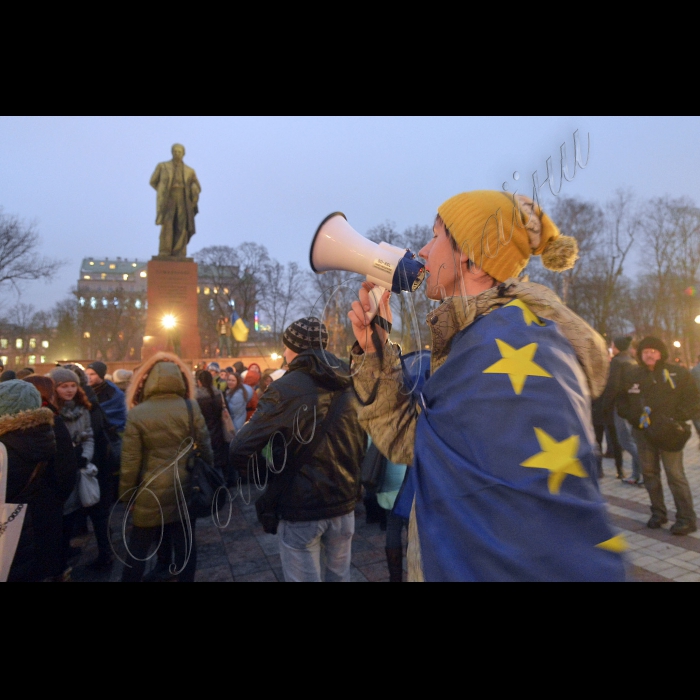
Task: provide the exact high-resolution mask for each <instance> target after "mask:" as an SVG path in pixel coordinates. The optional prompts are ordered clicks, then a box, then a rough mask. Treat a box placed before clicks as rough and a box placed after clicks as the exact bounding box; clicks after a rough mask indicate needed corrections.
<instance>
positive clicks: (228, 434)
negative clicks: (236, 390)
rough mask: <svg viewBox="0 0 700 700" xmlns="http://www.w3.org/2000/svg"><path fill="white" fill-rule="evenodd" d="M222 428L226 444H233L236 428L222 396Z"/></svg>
mask: <svg viewBox="0 0 700 700" xmlns="http://www.w3.org/2000/svg"><path fill="white" fill-rule="evenodd" d="M221 426H222V429H223V432H224V442H231V441H232V440H233V438H235V437H236V428H235V427H234V425H233V418H231V414H230V413H229V411H228V408H227V407H226V401H225V400H224V396H223V394H222V395H221Z"/></svg>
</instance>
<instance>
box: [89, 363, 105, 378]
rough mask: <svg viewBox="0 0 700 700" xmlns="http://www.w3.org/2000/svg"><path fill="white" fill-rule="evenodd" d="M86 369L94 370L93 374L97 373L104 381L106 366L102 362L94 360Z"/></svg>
mask: <svg viewBox="0 0 700 700" xmlns="http://www.w3.org/2000/svg"><path fill="white" fill-rule="evenodd" d="M87 368H88V369H93V370H95V372H97V374H98V376H99V377H100V379H104V378H105V374H107V365H106V364H105V363H104V362H100V361H99V360H95V361H94V362H91V363H90V364H89V365H88V366H87Z"/></svg>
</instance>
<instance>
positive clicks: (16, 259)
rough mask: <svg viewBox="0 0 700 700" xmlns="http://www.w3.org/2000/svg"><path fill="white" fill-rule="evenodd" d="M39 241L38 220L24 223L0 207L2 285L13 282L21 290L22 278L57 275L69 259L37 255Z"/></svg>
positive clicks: (46, 277)
mask: <svg viewBox="0 0 700 700" xmlns="http://www.w3.org/2000/svg"><path fill="white" fill-rule="evenodd" d="M39 244H40V239H39V234H38V232H37V230H36V224H34V223H30V224H25V223H24V222H23V221H21V220H20V219H19V218H18V217H16V216H12V215H9V214H5V213H4V212H3V209H2V207H0V287H2V286H3V285H4V284H10V285H11V286H13V287H14V289H15V291H16V292H18V293H19V291H20V288H19V283H21V282H23V281H29V280H38V279H43V280H46V281H49V280H51V279H53V278H54V277H55V275H56V273H57V272H58V270H59V268H61V267H63V265H65V264H66V261H64V260H51V259H49V258H43V257H39V256H37V253H36V251H37V249H38V247H39Z"/></svg>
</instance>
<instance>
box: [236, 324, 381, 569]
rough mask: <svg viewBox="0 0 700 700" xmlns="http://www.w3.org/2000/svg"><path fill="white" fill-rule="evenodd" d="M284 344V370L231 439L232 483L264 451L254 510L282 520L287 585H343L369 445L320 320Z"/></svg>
mask: <svg viewBox="0 0 700 700" xmlns="http://www.w3.org/2000/svg"><path fill="white" fill-rule="evenodd" d="M283 342H284V344H285V346H286V348H285V351H284V356H285V359H286V361H287V363H288V365H289V367H288V370H287V372H286V373H285V375H284V376H283V377H281V378H280V379H277V380H276V381H274V382H273V383H272V384H271V385H270V387H269V388H268V389H267V391H266V392H265V393H264V394H263V395H262V396H261V397H260V402H259V403H258V407H257V410H256V411H255V413H254V414H253V416H252V417H251V419H250V420H249V421H248V422H247V423H246V424H245V425H244V426H243V427H242V428H241V429H240V430H239V431H238V433H237V434H236V437H235V438H234V439H233V441H232V442H231V445H230V448H229V463H230V466H231V468H232V470H233V474H232V475H231V476H230V480H231V481H233V477H235V476H236V471H237V472H238V473H240V474H246V473H247V472H248V470H249V460H251V458H252V461H253V462H255V461H256V458H257V455H258V453H260V452H263V453H264V454H266V455H267V459H265V458H258V459H257V463H258V469H257V470H256V469H253V474H252V478H253V479H254V480H256V481H257V480H258V479H259V480H260V481H261V482H262V483H265V480H266V479H267V490H266V491H265V493H263V495H262V496H261V498H260V499H259V501H258V504H256V508H258V513H259V517H261V518H262V519H263V520H264V518H265V517H266V516H263V515H260V514H261V512H262V513H265V512H266V513H267V517H271V518H272V519H273V520H277V519H278V520H279V523H278V527H279V531H278V533H277V534H278V539H279V547H280V557H281V560H282V570H283V572H284V578H285V581H323V580H325V581H348V580H349V577H350V556H351V543H352V537H353V533H354V531H355V506H356V504H357V502H358V499H359V498H360V487H361V483H360V466H361V464H362V459H363V457H364V454H365V450H366V441H367V436H366V433H365V431H364V430H363V429H362V428H361V427H360V424H359V422H358V419H357V408H358V404H357V399H356V398H355V394H354V392H353V389H352V382H351V380H350V376H349V372H348V367H347V365H346V364H344V363H343V362H342V361H341V360H339V359H338V358H337V357H335V356H334V355H333V354H332V353H330V352H328V351H327V350H325V348H326V347H327V344H328V333H327V331H326V327H325V325H324V324H323V323H321V322H320V321H319V320H318V319H317V318H314V317H310V318H302V319H299V320H298V321H295V322H294V323H292V324H291V325H290V326H289V327H288V328H287V329H286V330H285V332H284V336H283ZM265 472H267V473H265ZM263 527H265V524H264V523H263Z"/></svg>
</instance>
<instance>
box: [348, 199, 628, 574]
mask: <svg viewBox="0 0 700 700" xmlns="http://www.w3.org/2000/svg"><path fill="white" fill-rule="evenodd" d="M418 255H419V256H420V257H421V258H423V259H424V260H425V271H426V275H427V277H426V283H425V288H426V294H427V296H428V297H429V298H430V299H433V300H436V301H440V302H441V304H440V305H439V306H438V307H437V308H435V309H434V310H433V311H431V312H430V313H429V314H428V316H427V319H426V320H427V325H428V329H429V331H430V333H431V336H432V344H431V348H432V352H431V354H430V368H429V371H428V372H427V374H426V373H425V372H421V375H420V376H412V370H411V368H412V367H413V366H415V364H411V363H410V362H409V361H408V360H409V358H407V357H402V353H401V348H400V346H399V345H397V344H395V343H393V342H391V341H390V340H389V337H388V333H387V331H386V330H385V328H391V325H390V324H391V320H392V319H391V310H390V308H389V293H388V292H387V293H385V294H384V295H383V296H382V298H381V300H380V303H379V316H380V317H382V318H384V319H385V320H386V322H388V323H383V322H381V323H377V322H376V320H371V319H370V315H371V313H370V312H371V310H372V307H373V304H371V303H370V292H371V290H372V289H373V288H374V287H375V282H373V281H371V280H369V281H365V282H364V283H363V284H362V286H361V288H360V290H359V300H358V301H355V302H354V303H353V304H352V308H351V310H350V311H349V314H348V316H349V319H350V321H351V322H352V327H353V332H354V334H355V338H356V341H357V342H356V343H355V345H354V346H353V350H352V366H353V372H352V375H353V381H354V386H355V390H356V392H357V394H358V397H359V398H360V400H361V402H363V406H362V408H361V409H360V412H359V417H360V423H361V424H362V426H363V427H364V428H365V429H366V430H367V432H368V433H369V434H370V436H371V437H372V440H373V441H374V442H375V443H376V445H377V447H378V448H379V450H380V451H381V452H382V454H384V455H386V457H387V458H388V459H390V460H392V461H393V462H396V463H405V464H408V465H409V469H408V472H407V475H406V479H405V481H404V483H403V486H402V488H401V491H400V493H399V495H398V497H397V499H396V503H395V505H394V509H393V513H394V514H395V515H400V516H402V517H407V518H409V538H408V553H407V559H408V580H409V581H622V580H624V578H625V567H624V561H623V559H622V555H621V552H622V550H623V549H624V548H625V543H624V539H623V538H622V536H621V535H618V534H616V533H615V530H614V529H613V528H612V526H611V524H610V522H609V518H608V515H607V512H606V506H605V502H604V500H603V498H602V496H601V494H600V491H599V488H598V484H597V480H596V475H597V470H596V444H595V437H594V431H593V426H592V425H591V411H590V400H591V396H593V397H595V396H598V395H600V393H601V392H602V391H603V389H604V387H605V382H606V378H607V372H608V356H607V349H606V343H605V341H604V339H603V338H602V337H601V336H600V335H599V334H598V333H597V332H596V331H595V330H593V328H591V327H590V326H589V325H588V324H587V323H586V322H585V321H583V319H581V318H579V317H578V316H577V315H576V314H574V313H573V312H572V311H571V310H570V309H569V308H567V307H566V305H565V304H564V303H563V302H562V301H561V300H560V299H559V298H558V297H557V295H556V294H555V293H554V292H553V291H552V290H550V289H548V288H547V287H545V286H543V285H540V284H535V283H532V282H529V281H528V279H527V277H521V276H520V275H521V273H522V271H523V270H524V268H525V266H526V265H527V263H528V261H529V260H530V257H531V256H532V255H539V256H541V260H542V263H543V265H544V266H545V267H547V268H548V269H550V270H555V271H558V272H562V271H564V270H566V269H569V268H571V267H573V265H574V263H575V261H576V259H577V257H578V246H577V244H576V241H575V239H573V238H571V237H569V236H563V235H561V233H560V231H559V229H558V228H557V226H556V225H555V224H554V222H553V221H552V220H551V219H550V218H549V217H548V216H547V215H546V214H545V213H544V212H543V211H542V210H541V208H540V206H539V205H538V204H536V203H535V202H533V201H532V200H531V199H529V198H527V197H524V196H522V195H519V196H518V195H516V196H513V195H510V194H508V193H504V192H499V191H487V190H479V191H472V192H464V193H461V194H458V195H456V196H455V197H452V198H450V199H448V200H447V201H445V202H444V203H443V204H441V205H440V206H439V207H438V211H437V216H436V218H435V223H434V225H433V237H432V239H431V240H429V241H428V242H427V243H426V245H425V246H424V247H423V248H422V249H421V250H420V251H419V253H418ZM372 336H374V337H375V338H376V340H377V341H378V342H377V345H379V346H380V347H379V350H380V351H381V352H377V348H376V347H375V343H373V342H372ZM418 365H420V363H418Z"/></svg>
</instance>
